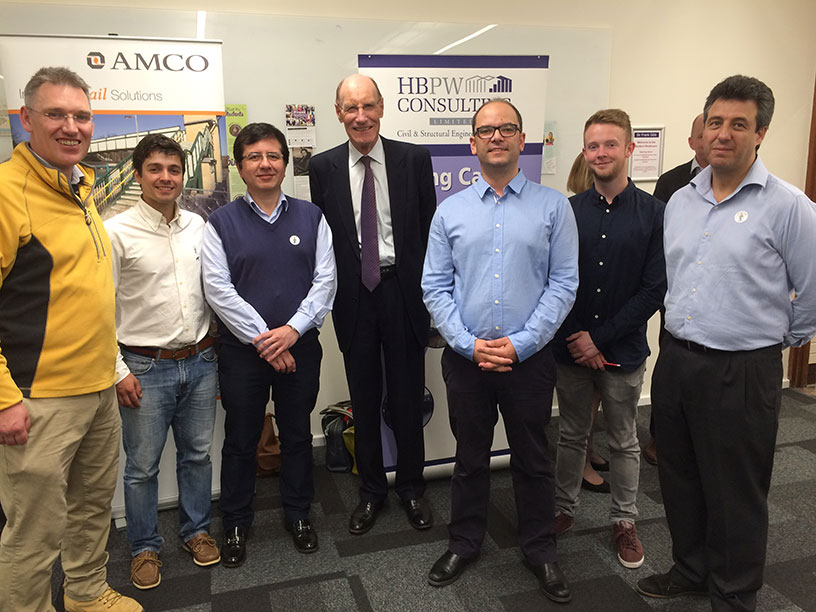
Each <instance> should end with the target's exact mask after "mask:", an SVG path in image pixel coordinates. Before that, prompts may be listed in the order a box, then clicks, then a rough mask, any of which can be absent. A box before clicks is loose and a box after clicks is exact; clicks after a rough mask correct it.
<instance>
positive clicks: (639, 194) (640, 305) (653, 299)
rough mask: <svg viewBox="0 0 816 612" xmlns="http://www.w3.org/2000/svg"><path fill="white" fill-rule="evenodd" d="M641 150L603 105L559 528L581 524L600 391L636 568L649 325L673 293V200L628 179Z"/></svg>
mask: <svg viewBox="0 0 816 612" xmlns="http://www.w3.org/2000/svg"><path fill="white" fill-rule="evenodd" d="M634 148H635V143H634V142H633V141H632V124H631V122H630V121H629V115H627V114H626V113H625V112H624V111H622V110H619V109H607V110H601V111H598V112H597V113H595V114H594V115H592V116H591V117H590V118H589V119H588V120H587V122H586V125H585V126H584V148H583V154H584V159H585V160H586V162H587V167H588V168H589V171H590V173H591V174H592V176H593V178H594V184H593V186H592V187H590V188H589V189H588V190H587V191H584V192H583V193H580V194H578V195H575V196H573V197H572V198H570V203H571V204H572V209H573V212H574V213H575V221H576V223H577V224H578V236H579V240H580V248H579V257H578V270H579V274H580V277H581V284H580V286H579V287H578V294H577V296H576V298H575V305H574V306H573V307H572V310H571V311H570V313H569V315H567V318H566V320H565V321H564V323H563V325H562V326H561V329H559V330H558V333H557V334H556V335H555V341H554V342H553V354H554V355H555V359H556V361H557V363H558V378H557V385H556V389H557V391H558V412H559V416H560V418H559V427H560V436H559V439H558V460H557V462H556V470H555V473H556V494H555V505H556V516H555V525H556V527H555V530H556V533H559V534H560V533H563V532H564V531H567V530H568V529H570V528H571V527H572V526H573V523H574V516H575V510H576V507H577V505H578V494H579V493H580V491H581V479H582V475H583V469H584V457H585V455H586V446H587V445H586V440H587V436H588V435H589V432H590V429H591V428H592V416H593V413H594V407H593V396H594V395H595V393H596V392H597V393H600V396H601V401H602V402H603V410H604V419H605V421H606V430H607V434H608V437H609V460H610V464H611V466H610V472H609V473H610V478H609V480H610V487H611V493H612V506H611V508H610V513H609V516H610V520H611V522H612V541H613V543H614V545H615V548H616V550H617V555H618V561H620V563H621V564H622V565H623V566H624V567H627V568H630V569H634V568H638V567H640V566H641V565H643V547H642V546H641V544H640V540H639V539H638V536H637V530H636V529H635V519H636V518H637V506H636V498H637V490H638V477H639V472H640V445H639V443H638V437H637V406H638V400H639V399H640V389H641V387H642V385H643V372H644V370H645V368H646V357H648V356H649V345H648V344H647V342H646V324H647V322H648V320H649V318H650V317H651V316H652V315H653V314H654V313H655V312H656V311H657V309H658V308H659V307H660V304H661V303H662V301H663V296H664V294H665V293H666V263H665V260H664V259H663V208H664V205H663V203H662V202H660V201H659V200H657V199H656V198H654V197H652V196H650V195H649V194H648V193H646V192H645V191H641V190H640V189H638V188H637V187H635V184H634V183H633V182H632V181H631V180H630V179H629V178H628V177H627V175H626V164H627V159H628V158H629V156H630V155H631V154H632V151H633V150H634Z"/></svg>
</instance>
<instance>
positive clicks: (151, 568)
mask: <svg viewBox="0 0 816 612" xmlns="http://www.w3.org/2000/svg"><path fill="white" fill-rule="evenodd" d="M161 564H162V563H161V561H159V554H158V553H155V552H153V551H152V550H146V551H144V552H140V553H139V554H138V555H136V556H135V557H133V561H131V562H130V581H131V582H132V583H133V586H135V587H136V588H137V589H142V590H145V589H152V588H154V587H157V586H159V583H160V582H161V572H160V571H159V568H160V567H161Z"/></svg>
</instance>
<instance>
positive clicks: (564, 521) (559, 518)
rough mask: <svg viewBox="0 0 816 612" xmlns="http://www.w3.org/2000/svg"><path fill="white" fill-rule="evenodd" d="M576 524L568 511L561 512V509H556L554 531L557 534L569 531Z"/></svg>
mask: <svg viewBox="0 0 816 612" xmlns="http://www.w3.org/2000/svg"><path fill="white" fill-rule="evenodd" d="M573 525H575V519H574V518H572V517H571V516H570V515H569V514H567V513H566V512H561V511H560V510H556V511H555V520H554V521H553V531H554V532H555V536H556V537H558V536H560V535H561V534H562V533H564V532H565V531H569V530H570V529H572V526H573Z"/></svg>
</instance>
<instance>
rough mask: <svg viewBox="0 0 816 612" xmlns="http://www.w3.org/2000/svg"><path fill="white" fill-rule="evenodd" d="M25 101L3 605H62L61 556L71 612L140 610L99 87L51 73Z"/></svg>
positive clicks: (8, 204) (15, 184)
mask: <svg viewBox="0 0 816 612" xmlns="http://www.w3.org/2000/svg"><path fill="white" fill-rule="evenodd" d="M24 98H25V106H23V107H22V108H21V109H20V122H21V123H22V126H23V128H25V130H26V131H28V132H29V133H30V134H31V140H30V142H28V143H21V144H19V145H18V146H17V147H16V148H15V150H14V153H13V155H12V157H11V160H10V161H8V162H6V163H4V164H0V279H1V280H0V503H2V506H3V509H4V511H5V512H6V515H7V517H8V523H7V524H6V526H5V528H4V529H3V532H2V536H0V610H14V611H15V612H27V611H33V612H42V611H51V610H54V607H53V605H52V596H51V589H50V582H51V568H52V566H53V564H54V561H55V560H56V559H57V556H58V555H59V556H61V558H62V567H63V570H64V572H65V598H64V603H65V609H66V610H67V611H68V612H80V611H81V612H96V611H97V610H110V611H114V612H138V611H140V610H142V607H141V606H140V605H139V604H138V603H137V602H136V601H134V600H132V599H130V598H127V597H123V596H122V595H120V594H119V593H117V592H116V591H114V590H113V589H111V588H110V586H109V585H108V583H107V579H106V564H107V559H108V555H107V553H106V552H105V545H106V544H107V540H108V532H109V530H110V506H111V498H112V497H113V491H114V488H115V486H116V473H117V464H118V460H119V439H120V435H121V434H120V431H121V430H120V421H119V413H118V411H117V406H116V393H115V391H114V387H113V384H114V381H115V373H114V368H115V363H116V331H115V324H114V293H113V277H112V267H111V259H110V254H111V247H110V242H109V241H108V237H107V235H106V234H105V230H104V229H103V227H102V222H101V220H100V218H99V215H98V214H97V211H96V207H95V205H94V203H93V201H92V198H91V189H92V187H93V181H94V176H93V171H91V170H89V169H87V168H83V167H81V166H79V162H80V161H81V160H82V159H83V158H84V157H85V155H86V153H87V152H88V147H89V145H90V141H91V136H92V135H93V121H92V115H91V108H90V101H89V98H88V85H87V84H86V83H85V81H83V80H82V78H81V77H79V76H78V75H76V74H75V73H73V72H71V71H70V70H68V69H67V68H42V69H40V70H39V71H37V73H36V74H35V75H34V76H33V77H32V78H31V80H30V81H29V82H28V84H27V85H26V87H25V91H24Z"/></svg>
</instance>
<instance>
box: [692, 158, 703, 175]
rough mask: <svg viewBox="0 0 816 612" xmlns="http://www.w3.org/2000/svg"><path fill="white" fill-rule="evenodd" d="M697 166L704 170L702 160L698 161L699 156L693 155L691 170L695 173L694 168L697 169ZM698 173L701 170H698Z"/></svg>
mask: <svg viewBox="0 0 816 612" xmlns="http://www.w3.org/2000/svg"><path fill="white" fill-rule="evenodd" d="M695 168H699V169H700V170H702V169H703V167H702V166H701V165H700V162H698V161H697V158H696V157H692V158H691V172H692V173H694V169H695ZM697 174H699V172H698V173H697Z"/></svg>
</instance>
